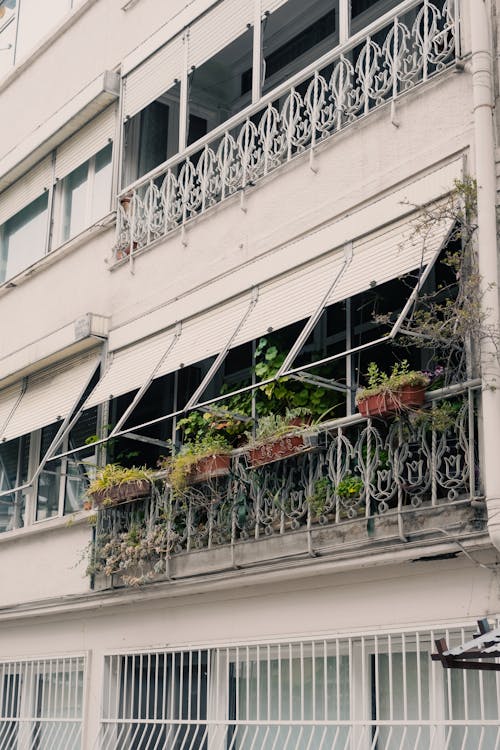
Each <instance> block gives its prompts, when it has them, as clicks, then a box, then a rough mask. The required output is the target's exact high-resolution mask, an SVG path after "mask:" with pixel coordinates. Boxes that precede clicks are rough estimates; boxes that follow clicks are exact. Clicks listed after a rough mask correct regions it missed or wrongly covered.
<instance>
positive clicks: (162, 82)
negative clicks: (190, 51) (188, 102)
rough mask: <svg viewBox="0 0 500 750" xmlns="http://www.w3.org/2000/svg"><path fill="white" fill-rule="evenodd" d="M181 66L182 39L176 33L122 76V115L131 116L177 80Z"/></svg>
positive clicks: (182, 66)
mask: <svg viewBox="0 0 500 750" xmlns="http://www.w3.org/2000/svg"><path fill="white" fill-rule="evenodd" d="M183 69H184V38H183V35H181V34H179V35H178V36H176V37H174V38H173V39H172V40H171V41H170V42H168V43H167V44H165V45H163V47H161V48H160V49H159V50H157V52H155V53H154V54H153V55H151V57H149V58H148V59H147V60H145V62H143V63H142V64H141V65H139V66H138V67H137V68H135V69H134V70H132V71H131V72H130V73H129V75H128V76H127V77H126V78H125V90H124V105H123V115H124V117H125V118H127V117H133V115H135V114H137V112H140V111H141V109H144V107H146V106H147V105H148V104H150V103H151V102H153V101H154V100H155V99H158V97H159V96H161V94H163V93H164V92H165V91H167V90H168V89H169V88H171V87H172V86H173V85H174V82H175V80H176V79H177V80H180V78H181V76H182V71H183Z"/></svg>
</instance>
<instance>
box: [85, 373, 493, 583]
mask: <svg viewBox="0 0 500 750" xmlns="http://www.w3.org/2000/svg"><path fill="white" fill-rule="evenodd" d="M457 391H458V389H457V387H454V388H452V389H451V390H449V391H436V392H434V393H432V392H431V393H430V394H428V404H427V407H428V408H425V409H423V410H419V411H417V412H412V413H401V414H399V415H394V416H393V417H391V418H390V419H388V420H382V419H372V418H364V417H361V416H360V415H356V416H353V417H346V418H343V419H340V420H336V421H335V422H331V423H327V424H323V425H320V426H318V427H317V428H308V429H307V430H306V431H305V432H304V434H303V441H302V442H301V444H300V445H299V446H298V445H297V444H296V443H295V444H294V443H293V441H291V440H290V439H289V438H287V437H284V438H281V439H280V440H277V441H273V443H272V445H269V446H267V451H266V450H264V451H263V452H261V455H260V456H259V460H268V461H269V462H268V463H265V464H262V465H258V466H256V467H254V468H252V467H251V466H250V465H249V456H248V452H247V451H245V450H244V449H240V450H238V451H235V452H234V453H233V455H232V456H231V459H230V462H229V468H228V470H227V472H226V473H223V474H222V475H221V473H220V471H219V470H218V471H217V472H215V474H216V475H214V476H212V477H204V479H203V480H202V481H198V482H196V483H193V484H188V486H187V487H186V488H185V489H184V490H183V491H182V492H177V493H175V492H173V491H172V489H171V488H170V487H169V485H168V480H167V482H164V481H161V480H159V481H158V482H157V485H156V487H155V488H154V489H153V492H152V495H151V497H150V498H148V499H145V500H140V501H137V502H135V503H134V502H132V503H128V504H126V505H121V506H118V507H113V508H103V509H101V510H100V511H99V512H98V514H97V527H96V542H95V549H94V553H93V570H95V571H100V572H102V571H105V572H106V573H107V574H112V573H123V574H127V571H129V570H131V569H132V568H135V569H137V566H139V568H141V569H142V568H144V566H146V567H147V568H148V570H153V569H156V571H163V570H164V569H165V560H166V559H169V558H172V557H175V556H178V555H181V554H183V553H187V552H192V551H195V550H210V549H214V548H216V547H222V546H228V545H231V546H238V545H239V546H241V545H248V544H251V543H252V542H251V540H259V539H260V540H265V539H272V538H273V537H276V536H280V537H283V536H287V535H288V536H291V535H292V534H293V532H300V531H308V530H309V531H311V530H314V529H322V528H323V529H326V528H327V527H328V528H332V527H338V528H340V527H342V528H343V530H344V538H346V539H348V538H349V535H350V534H351V531H350V530H351V529H353V528H354V527H355V526H356V525H357V526H358V528H360V525H362V524H363V523H364V525H365V528H366V525H367V523H368V524H369V523H371V522H373V520H374V519H377V518H381V517H382V516H387V517H392V518H397V517H398V516H399V517H401V515H402V514H405V513H407V512H410V513H411V512H413V518H415V514H419V512H420V509H425V508H427V509H430V510H432V509H437V510H438V511H439V509H441V510H442V509H443V508H446V507H448V510H450V511H452V510H453V509H452V508H451V506H458V505H467V504H468V503H469V501H470V500H471V499H474V498H475V497H477V496H478V495H480V472H479V459H478V450H477V444H476V432H477V429H476V413H477V406H478V404H477V399H478V394H477V391H476V390H474V388H473V387H472V386H470V387H465V386H464V387H463V388H462V389H461V390H460V391H459V392H457ZM287 454H288V455H287ZM263 457H264V458H263Z"/></svg>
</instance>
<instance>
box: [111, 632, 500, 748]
mask: <svg viewBox="0 0 500 750" xmlns="http://www.w3.org/2000/svg"><path fill="white" fill-rule="evenodd" d="M454 632H455V633H458V632H459V631H458V630H456V631H454ZM433 636H434V634H432V633H429V632H425V631H421V632H418V631H417V632H408V633H392V634H383V633H382V634H380V633H379V634H378V635H376V636H373V635H372V636H370V635H365V636H343V637H338V638H331V637H330V638H322V639H321V640H319V639H318V640H307V641H306V640H304V641H295V642H281V643H280V642H278V643H276V642H274V643H261V644H242V645H234V646H229V647H222V648H211V649H207V648H198V649H192V650H185V651H167V650H165V651H153V652H142V653H131V654H126V655H123V654H116V655H112V656H108V657H106V662H105V674H104V691H103V708H102V724H101V732H100V745H99V746H100V747H126V748H127V749H128V750H143V748H149V747H165V748H169V749H171V750H183V749H184V748H187V747H189V748H190V750H221V749H222V748H226V749H227V750H256V748H259V750H278V749H279V748H286V750H303V748H308V750H326V748H331V749H332V750H333V749H335V750H337V748H338V749H339V750H340V748H351V747H352V748H360V749H361V748H363V749H364V748H371V750H402V749H403V748H412V749H413V750H417V749H418V750H420V748H422V750H423V748H428V747H435V748H445V747H446V748H450V750H458V749H459V748H461V750H473V748H474V750H476V748H478V747H481V748H484V749H485V750H493V749H494V748H495V747H496V745H495V742H498V739H499V738H500V729H499V725H498V718H499V705H498V701H499V698H498V692H497V690H496V678H495V676H494V674H486V673H474V674H473V675H472V676H471V675H470V674H465V673H457V672H456V671H455V670H449V671H447V672H445V671H444V670H443V669H442V667H441V665H440V664H438V663H436V662H432V661H431V659H430V652H431V644H432V638H433ZM468 719H470V720H471V721H472V722H474V726H468V724H467V720H468ZM488 722H489V724H488Z"/></svg>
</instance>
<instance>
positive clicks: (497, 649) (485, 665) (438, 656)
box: [432, 618, 500, 672]
mask: <svg viewBox="0 0 500 750" xmlns="http://www.w3.org/2000/svg"><path fill="white" fill-rule="evenodd" d="M477 624H478V629H479V633H478V634H477V635H475V636H474V638H473V639H472V640H470V641H468V642H467V643H463V644H462V645H460V646H456V647H455V648H448V645H447V643H446V640H445V639H444V638H441V639H440V640H437V641H435V644H436V649H437V653H435V654H432V659H433V661H440V662H441V664H442V665H443V668H444V669H479V670H486V671H490V672H500V662H499V661H497V660H496V659H498V658H499V657H500V628H496V629H492V627H491V625H490V624H489V622H488V620H487V619H486V618H483V619H482V620H478V621H477ZM493 659H495V661H493Z"/></svg>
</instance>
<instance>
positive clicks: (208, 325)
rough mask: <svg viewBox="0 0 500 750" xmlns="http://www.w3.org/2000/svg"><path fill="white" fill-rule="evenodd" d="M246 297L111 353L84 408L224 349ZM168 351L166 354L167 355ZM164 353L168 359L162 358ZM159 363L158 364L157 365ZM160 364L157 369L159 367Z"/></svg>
mask: <svg viewBox="0 0 500 750" xmlns="http://www.w3.org/2000/svg"><path fill="white" fill-rule="evenodd" d="M249 299H250V298H249V295H248V294H246V295H243V296H242V297H238V298H237V299H236V300H233V301H231V302H227V303H225V304H224V305H220V306H219V307H216V308H213V309H212V310H208V311H207V312H205V313H202V314H201V315H197V316H195V317H193V318H190V319H189V320H187V321H186V322H185V323H183V324H182V326H181V329H180V333H179V336H178V339H177V340H176V341H174V336H175V333H176V329H175V328H171V329H169V330H168V331H164V332H163V333H159V334H156V335H154V336H151V337H150V338H148V339H144V340H143V341H139V342H137V343H135V344H131V345H130V346H127V347H124V348H123V349H118V350H117V351H116V352H114V353H113V355H112V358H111V361H110V363H109V366H108V369H107V370H106V372H105V373H104V375H103V377H102V378H101V380H100V382H99V383H98V385H97V386H96V387H95V389H94V391H93V392H92V393H91V394H90V396H89V398H88V399H87V401H86V403H85V409H88V408H90V407H91V406H95V405H96V404H99V403H101V402H102V401H106V400H107V399H109V398H111V397H112V396H120V395H122V394H123V393H127V391H131V390H134V389H136V388H140V387H141V386H142V385H143V384H144V383H145V382H146V381H147V380H148V379H149V378H150V377H151V376H152V374H153V372H154V377H155V378H159V377H161V376H162V375H166V374H167V373H169V372H173V371H174V370H178V369H179V368H180V367H183V366H186V365H191V364H194V363H195V362H200V361H201V360H203V359H206V358H207V357H210V356H213V355H216V354H218V353H219V352H220V350H221V349H223V348H224V346H226V344H227V342H228V341H229V339H230V337H231V335H232V333H233V332H234V331H235V329H236V328H237V326H238V325H239V324H240V322H241V319H242V317H243V315H244V313H245V310H246V309H247V308H248V304H249ZM167 352H168V353H167ZM165 353H167V356H164V355H165ZM160 360H161V362H160ZM158 364H159V366H158Z"/></svg>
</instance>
